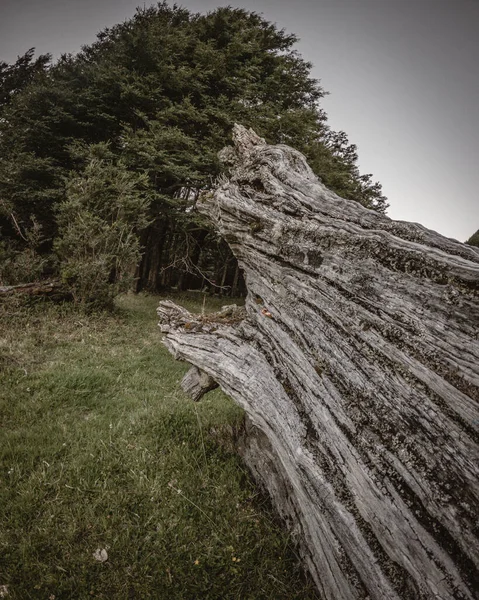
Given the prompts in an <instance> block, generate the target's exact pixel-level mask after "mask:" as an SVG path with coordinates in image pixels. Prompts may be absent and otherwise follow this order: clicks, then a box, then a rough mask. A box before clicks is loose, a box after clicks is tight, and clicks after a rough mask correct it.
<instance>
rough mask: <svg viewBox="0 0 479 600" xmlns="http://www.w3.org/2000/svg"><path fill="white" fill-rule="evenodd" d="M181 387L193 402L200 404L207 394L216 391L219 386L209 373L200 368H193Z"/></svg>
mask: <svg viewBox="0 0 479 600" xmlns="http://www.w3.org/2000/svg"><path fill="white" fill-rule="evenodd" d="M181 387H182V388H183V391H184V392H185V393H186V394H187V395H188V396H190V398H191V399H192V400H194V401H195V402H198V401H199V400H201V398H203V396H204V395H205V394H207V393H208V392H210V391H211V390H214V389H216V388H217V387H218V384H217V383H216V381H215V380H214V379H213V377H211V375H208V373H205V372H204V371H201V370H200V369H198V367H191V369H190V370H189V371H188V373H187V374H186V375H185V376H184V377H183V379H182V380H181Z"/></svg>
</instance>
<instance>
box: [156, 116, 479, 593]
mask: <svg viewBox="0 0 479 600" xmlns="http://www.w3.org/2000/svg"><path fill="white" fill-rule="evenodd" d="M234 138H235V147H234V148H229V149H226V150H225V151H223V153H222V158H223V160H224V161H225V162H227V164H229V165H230V166H231V177H230V179H229V180H228V181H226V182H225V183H223V184H222V185H221V186H220V187H219V188H218V189H217V190H216V192H215V194H214V195H210V196H209V197H208V196H207V197H205V198H203V201H202V202H199V203H198V207H199V209H200V210H201V211H202V212H203V213H204V214H207V215H209V216H210V217H211V219H212V221H213V222H214V224H215V226H216V227H217V229H218V230H219V231H220V233H221V234H222V235H223V236H224V239H225V240H226V241H227V242H228V243H229V244H230V246H231V248H232V250H233V252H234V254H235V255H236V257H237V258H238V260H239V264H240V267H241V269H242V270H243V272H244V275H245V280H246V285H247V288H248V295H247V298H246V316H245V318H244V319H243V320H242V321H238V317H237V315H236V316H235V315H233V317H231V318H230V319H229V320H228V318H225V317H224V316H223V317H219V318H218V319H217V321H215V317H212V316H208V317H204V316H203V317H194V316H193V315H190V314H189V313H187V312H186V311H184V310H180V309H176V308H174V307H173V306H172V305H171V304H166V305H164V304H163V305H161V306H160V308H159V314H160V317H161V326H162V330H163V331H164V332H165V333H166V337H165V343H166V345H167V347H168V348H169V349H170V351H171V352H172V353H173V354H174V355H175V356H176V357H177V358H179V359H182V360H186V361H188V362H190V363H192V364H193V365H195V366H196V367H198V368H199V369H201V370H202V371H204V372H205V373H206V374H208V376H209V377H211V378H212V379H213V380H214V381H216V382H218V384H219V385H220V386H221V387H222V389H223V390H224V391H225V392H226V393H227V394H229V395H230V396H231V397H232V398H233V399H234V400H235V401H236V402H238V403H239V404H240V405H241V406H242V407H243V408H244V409H245V411H246V413H247V415H248V419H249V425H248V430H249V434H248V436H247V439H246V447H245V450H244V456H245V459H246V460H247V462H248V464H249V465H250V466H251V468H252V471H253V472H254V473H255V474H256V476H257V478H258V479H259V480H260V481H262V482H263V483H264V485H265V486H266V488H267V489H268V490H269V492H270V494H271V496H272V499H273V502H274V503H275V505H276V506H277V508H278V510H279V511H280V512H281V513H282V514H283V516H284V517H285V518H286V519H287V520H289V522H290V524H291V526H292V527H293V529H294V530H295V531H296V532H297V535H298V539H299V541H300V543H301V545H302V549H303V552H304V557H305V561H306V564H307V566H308V568H309V570H310V571H311V573H312V575H313V577H314V579H315V581H316V583H317V586H318V590H319V592H320V595H321V597H322V598H327V599H330V600H343V599H344V600H346V599H347V600H350V599H359V598H362V599H366V598H370V599H375V600H386V599H391V600H392V599H411V600H417V599H422V598H427V599H433V598H434V599H441V600H452V599H472V598H474V597H475V593H476V591H477V589H478V566H479V541H478V517H479V510H478V505H479V503H478V500H479V481H478V458H479V452H478V445H477V442H478V432H479V388H478V385H479V344H478V336H479V306H478V303H477V291H478V288H479V252H478V250H476V249H475V248H473V247H468V246H466V245H464V244H461V243H459V242H456V241H454V240H450V239H446V238H444V237H442V236H440V235H438V234H437V233H435V232H433V231H429V230H427V229H425V228H424V227H422V226H421V225H418V224H414V223H406V222H401V221H396V222H395V221H392V220H390V219H388V218H387V217H385V216H382V215H380V214H377V213H375V212H372V211H370V210H367V209H365V208H363V207H362V206H360V205H359V204H358V203H355V202H351V201H347V200H344V199H342V198H339V197H338V196H336V195H335V194H334V193H333V192H331V191H329V190H328V189H327V188H325V186H324V185H322V183H321V182H320V181H318V179H317V178H316V177H315V176H314V174H313V173H312V171H311V170H310V168H309V167H308V165H307V164H306V161H305V159H304V157H303V156H302V155H301V154H300V153H298V152H296V151H294V150H292V149H291V148H289V147H287V146H283V145H280V146H268V145H266V144H265V142H264V140H262V139H260V138H258V137H257V136H256V135H255V134H254V133H253V132H251V131H247V130H245V129H244V128H242V127H240V126H236V127H235V130H234Z"/></svg>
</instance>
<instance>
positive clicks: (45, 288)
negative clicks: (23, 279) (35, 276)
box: [0, 281, 72, 301]
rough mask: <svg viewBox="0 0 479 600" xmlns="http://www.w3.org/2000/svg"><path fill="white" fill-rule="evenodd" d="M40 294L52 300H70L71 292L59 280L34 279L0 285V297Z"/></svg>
mask: <svg viewBox="0 0 479 600" xmlns="http://www.w3.org/2000/svg"><path fill="white" fill-rule="evenodd" d="M18 295H23V296H41V297H43V298H50V299H52V300H57V301H60V300H71V299H72V295H71V292H69V291H68V289H67V288H66V286H65V285H63V284H62V283H61V282H60V281H36V282H34V283H21V284H19V285H5V286H0V298H1V297H7V296H18Z"/></svg>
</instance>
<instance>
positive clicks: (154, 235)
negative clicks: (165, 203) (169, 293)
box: [136, 217, 168, 292]
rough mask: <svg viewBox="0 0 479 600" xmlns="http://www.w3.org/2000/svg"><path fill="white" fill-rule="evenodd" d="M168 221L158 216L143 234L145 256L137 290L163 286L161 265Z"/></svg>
mask: <svg viewBox="0 0 479 600" xmlns="http://www.w3.org/2000/svg"><path fill="white" fill-rule="evenodd" d="M167 231H168V221H167V220H166V219H165V218H164V217H158V218H157V219H155V221H154V222H153V223H152V224H151V225H149V226H148V228H147V229H146V230H145V232H143V234H142V236H141V244H142V247H143V256H142V258H141V261H140V264H139V266H138V270H137V275H136V278H137V282H136V291H137V292H139V291H141V290H143V289H147V290H149V291H151V292H156V291H158V290H159V289H160V288H161V266H162V263H163V250H164V242H165V237H166V235H167Z"/></svg>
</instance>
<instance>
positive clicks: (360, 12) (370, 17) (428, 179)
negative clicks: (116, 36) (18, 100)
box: [0, 0, 479, 241]
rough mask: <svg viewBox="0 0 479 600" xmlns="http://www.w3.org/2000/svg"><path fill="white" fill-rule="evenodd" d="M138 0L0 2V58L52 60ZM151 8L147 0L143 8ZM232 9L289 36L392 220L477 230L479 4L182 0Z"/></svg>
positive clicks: (456, 0) (469, 0)
mask: <svg viewBox="0 0 479 600" xmlns="http://www.w3.org/2000/svg"><path fill="white" fill-rule="evenodd" d="M139 4H141V5H142V6H143V3H142V2H140V1H139V0H42V1H39V0H23V1H22V2H19V1H18V0H0V60H5V61H7V62H12V61H14V60H15V59H16V57H17V55H21V54H23V53H24V52H25V51H26V50H28V48H31V47H33V46H34V47H36V49H37V51H38V53H46V52H50V53H52V54H53V55H54V56H55V57H58V56H59V55H60V54H61V53H64V52H76V51H78V50H79V48H80V46H81V45H83V44H88V43H91V42H92V41H94V39H95V36H96V33H97V32H98V31H99V30H101V29H103V28H104V27H107V26H111V25H114V24H115V23H118V22H120V21H124V20H125V19H128V18H129V17H131V16H132V15H133V13H134V11H135V8H136V6H138V5H139ZM149 4H150V2H146V5H147V6H148V5H149ZM178 4H180V5H182V6H184V7H186V8H189V9H191V10H192V11H194V12H205V11H208V10H212V9H214V8H216V7H217V6H225V5H231V6H238V7H243V8H246V9H249V10H254V11H256V12H261V13H263V14H264V16H265V18H266V19H268V20H269V21H273V22H275V23H277V25H278V26H279V27H280V28H285V29H286V30H287V31H290V32H294V33H296V34H297V35H298V36H299V37H300V38H301V41H300V42H299V44H298V46H297V48H298V50H299V51H300V52H301V54H302V55H303V57H304V58H306V59H307V60H309V61H310V62H312V63H313V65H314V69H313V76H314V77H316V78H318V79H320V80H321V84H322V86H323V88H324V89H325V90H327V91H328V92H330V95H329V96H327V97H326V98H325V99H324V100H323V104H322V105H323V107H324V108H325V110H326V112H327V113H328V116H329V122H330V124H331V126H332V127H333V128H334V129H337V130H339V129H342V130H344V131H346V133H347V134H348V136H349V139H350V141H351V142H354V143H355V144H357V146H358V147H359V159H360V167H361V170H362V172H368V173H373V175H374V178H375V180H379V181H380V182H381V183H382V185H383V190H384V193H385V194H386V196H388V198H389V201H390V204H391V206H390V209H389V213H388V214H389V216H390V217H392V218H394V219H403V220H407V221H416V222H419V223H422V224H423V225H425V226H426V227H429V228H430V229H435V230H436V231H439V232H440V233H442V234H443V235H446V236H448V237H454V238H456V239H459V240H461V241H464V240H465V239H466V238H468V237H469V236H470V235H472V234H473V233H474V232H475V231H476V230H477V229H478V228H479V192H478V190H479V150H478V144H479V35H478V30H479V0H237V1H235V0H226V1H225V2H221V1H216V0H183V1H182V2H178Z"/></svg>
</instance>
